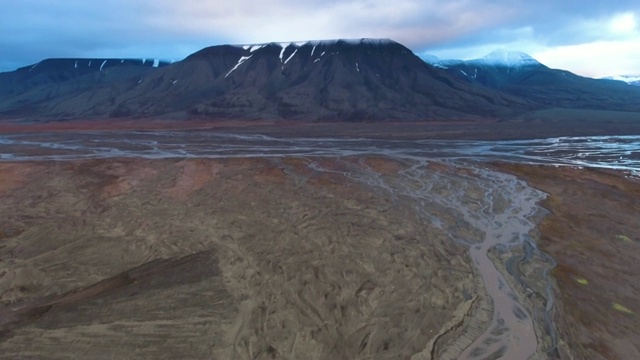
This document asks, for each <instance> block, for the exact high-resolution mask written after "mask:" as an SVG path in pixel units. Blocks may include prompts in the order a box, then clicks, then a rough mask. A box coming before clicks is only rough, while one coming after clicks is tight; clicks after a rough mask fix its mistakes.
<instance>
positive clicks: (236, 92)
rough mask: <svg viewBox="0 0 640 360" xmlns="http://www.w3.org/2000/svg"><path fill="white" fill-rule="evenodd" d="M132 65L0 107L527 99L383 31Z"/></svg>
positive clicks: (426, 107)
mask: <svg viewBox="0 0 640 360" xmlns="http://www.w3.org/2000/svg"><path fill="white" fill-rule="evenodd" d="M108 63H109V62H107V64H108ZM105 65H106V64H105ZM36 68H37V67H36ZM103 70H104V69H103ZM21 71H24V70H21ZM131 75H132V76H131V77H129V78H127V79H119V80H120V81H118V82H110V83H109V84H108V86H95V87H93V88H86V87H83V88H82V89H80V88H78V91H77V92H69V93H66V94H61V96H54V97H47V98H45V99H43V98H42V97H36V98H34V99H36V101H31V102H29V101H28V97H27V96H24V97H22V99H24V100H25V101H26V102H24V103H20V104H24V106H13V105H15V103H13V104H10V105H11V106H6V105H5V104H6V102H4V103H5V104H3V103H0V111H2V112H5V113H17V114H22V115H30V114H40V115H42V114H46V115H48V116H54V117H87V116H90V117H100V116H112V117H155V116H172V117H193V116H199V117H208V118H244V119H301V120H353V121H356V120H425V119H436V118H437V119H445V118H478V117H499V116H502V115H503V114H504V113H505V112H509V111H513V109H522V108H526V106H527V105H526V101H522V100H520V99H516V98H514V97H511V96H508V95H504V94H500V93H498V92H496V91H493V90H490V89H484V88H481V87H477V86H473V85H470V84H467V83H465V82H463V81H458V80H456V79H455V78H452V77H451V76H450V75H448V74H447V73H446V72H444V71H442V70H441V69H437V68H434V67H433V66H430V65H428V64H426V63H425V62H424V61H422V60H421V59H420V58H419V57H418V56H416V55H415V54H414V53H413V52H411V50H409V49H407V48H406V47H404V46H403V45H401V44H399V43H397V42H395V41H392V40H388V39H357V40H324V41H304V42H286V43H266V44H255V45H221V46H212V47H208V48H205V49H202V50H200V51H198V52H196V53H194V54H192V55H190V56H188V57H187V58H186V59H184V60H182V61H180V62H176V63H173V64H170V65H168V66H164V67H162V68H158V69H153V71H148V72H144V73H143V72H135V73H132V74H131ZM102 85H104V84H102ZM25 95H26V94H25ZM3 105H4V106H3Z"/></svg>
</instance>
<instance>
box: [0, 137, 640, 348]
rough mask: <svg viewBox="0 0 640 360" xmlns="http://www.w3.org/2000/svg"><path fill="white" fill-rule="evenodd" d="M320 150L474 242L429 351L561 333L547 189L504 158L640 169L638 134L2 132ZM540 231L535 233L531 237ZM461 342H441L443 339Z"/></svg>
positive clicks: (27, 149) (42, 148)
mask: <svg viewBox="0 0 640 360" xmlns="http://www.w3.org/2000/svg"><path fill="white" fill-rule="evenodd" d="M110 157H145V158H232V157H263V158H264V157H268V158H282V157H296V158H303V159H304V160H305V162H306V163H307V166H308V167H309V168H310V169H312V170H313V171H318V172H323V171H332V172H335V171H336V170H335V169H333V170H329V169H325V168H323V167H322V166H321V165H319V162H316V161H315V160H316V159H318V158H327V157H330V158H337V159H344V160H345V162H347V163H351V164H353V163H357V164H359V166H357V167H345V169H346V170H344V171H341V175H342V176H345V177H347V178H350V179H351V180H353V181H356V182H359V183H362V184H363V185H364V186H368V187H370V188H371V189H374V190H375V191H383V192H386V193H388V194H389V195H390V196H391V197H392V198H395V199H397V200H398V201H403V202H407V203H410V204H412V205H414V207H415V209H416V212H417V214H418V216H419V217H420V220H421V221H423V222H425V223H428V224H430V225H431V226H436V227H438V228H440V229H441V230H442V231H444V232H445V234H447V235H448V236H449V237H450V239H451V241H453V242H456V243H457V244H459V245H461V246H463V247H464V248H465V249H467V251H468V256H469V259H470V261H471V262H472V263H473V264H474V265H475V271H476V275H477V276H476V285H477V286H476V288H475V289H468V291H467V293H465V294H464V296H465V298H467V300H471V299H473V306H472V308H471V309H470V310H469V311H468V312H467V313H466V314H464V315H463V316H461V318H460V321H459V322H458V323H457V324H454V325H455V326H452V327H451V328H450V329H444V330H443V332H442V333H441V334H440V335H439V336H437V337H435V338H434V339H433V340H432V341H433V349H434V351H432V354H431V356H432V358H438V359H500V358H503V359H530V358H554V357H555V353H556V351H557V350H556V346H557V338H556V332H555V328H554V324H553V322H552V312H553V310H554V299H553V293H552V279H551V278H550V276H549V272H550V270H551V269H552V268H553V267H554V266H555V262H554V260H553V259H552V258H551V257H550V256H548V255H547V254H545V253H543V252H541V251H540V250H539V249H538V248H537V246H536V242H535V227H536V222H537V221H539V220H540V219H541V217H542V216H544V210H543V209H541V208H540V207H539V206H538V203H539V202H540V201H541V200H543V199H544V198H545V196H546V194H544V193H542V192H540V191H538V190H536V189H533V188H531V187H529V186H527V185H526V183H524V182H523V181H521V180H519V179H517V178H515V177H514V176H511V175H507V174H503V173H500V172H496V171H492V170H490V169H488V168H487V167H486V166H485V164H484V161H486V160H490V161H495V160H501V161H512V162H526V163H545V164H555V165H558V166H595V167H609V168H616V169H623V170H626V171H628V173H629V175H630V176H635V175H637V174H638V172H639V171H640V165H639V163H640V137H617V138H614V137H607V138H589V139H588V138H558V139H544V140H527V141H505V142H479V141H464V142H463V141H384V140H369V139H335V138H331V139H308V138H297V139H292V138H286V139H285V138H271V137H265V136H261V135H237V134H220V133H216V134H211V133H193V132H191V133H189V132H175V133H173V132H158V133H135V132H130V133H106V132H101V133H78V134H74V135H73V136H69V135H64V134H59V133H56V134H20V135H2V136H0V160H5V161H42V160H58V161H64V160H73V159H82V158H110ZM370 157H384V158H387V159H392V160H394V161H397V162H398V163H400V164H402V166H401V168H402V170H400V171H398V172H393V173H385V172H380V171H377V170H376V169H374V168H373V167H370V166H368V165H367V163H366V161H364V160H365V159H367V158H370ZM532 236H533V237H532ZM452 335H455V336H456V337H457V338H456V340H455V342H454V344H455V346H449V347H448V348H446V349H439V350H438V351H435V349H438V341H439V339H440V338H441V337H444V336H452Z"/></svg>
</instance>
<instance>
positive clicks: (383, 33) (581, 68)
mask: <svg viewBox="0 0 640 360" xmlns="http://www.w3.org/2000/svg"><path fill="white" fill-rule="evenodd" d="M0 5H4V6H1V8H2V11H1V12H0V71H8V70H13V69H15V68H17V67H20V66H26V65H28V64H33V63H36V62H38V61H39V60H41V59H43V58H48V57H115V58H120V57H135V58H140V57H156V58H163V59H167V60H171V59H173V60H180V59H182V58H184V57H185V56H187V55H188V54H190V53H192V52H194V51H197V50H199V49H201V48H203V47H206V46H210V45H217V44H228V43H233V44H245V43H262V42H271V41H288V40H308V39H335V38H362V37H381V38H391V39H394V40H396V41H398V42H400V43H402V44H404V45H406V46H408V47H409V48H410V49H412V50H413V51H414V52H415V53H417V54H418V55H422V54H431V55H436V56H438V57H440V58H458V59H470V58H477V57H482V56H484V55H485V54H487V53H489V52H491V51H492V50H495V49H498V48H502V49H508V50H520V51H525V52H527V53H529V54H531V55H532V56H533V57H535V58H536V59H538V60H539V61H541V62H542V63H544V64H546V65H548V66H550V67H554V68H563V69H568V70H571V71H573V72H575V73H578V74H581V75H586V76H593V77H600V76H606V75H618V74H640V1H639V0H620V1H617V0H610V1H604V0H602V1H600V0H593V1H585V0H579V1H578V0H534V1H531V0H449V1H436V0H394V1H388V0H298V1H293V0H271V1H257V0H234V1H221V0H220V1H216V0H179V1H177V0H101V1H87V0H0Z"/></svg>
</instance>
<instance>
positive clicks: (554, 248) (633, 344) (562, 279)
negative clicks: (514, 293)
mask: <svg viewBox="0 0 640 360" xmlns="http://www.w3.org/2000/svg"><path fill="white" fill-rule="evenodd" d="M497 168H499V169H502V170H507V171H510V172H512V173H514V174H516V175H518V176H522V177H524V178H526V179H527V181H528V182H529V183H530V184H531V185H532V186H534V187H536V188H539V189H541V190H543V191H545V192H547V193H549V194H550V196H549V198H548V199H547V200H546V201H544V203H543V204H542V205H543V206H544V207H545V208H547V209H548V210H550V211H551V215H550V216H548V217H546V218H545V220H544V221H543V223H542V225H541V226H540V231H541V234H542V235H541V240H540V241H541V244H540V246H541V248H542V249H543V250H544V251H546V252H548V253H549V254H550V255H551V256H552V257H554V258H555V260H556V261H557V263H558V266H557V267H556V269H555V270H554V271H553V276H554V278H555V280H556V289H555V290H556V296H557V306H558V308H557V310H556V316H555V318H556V321H557V322H558V323H557V326H558V329H559V331H560V333H561V336H562V340H563V341H564V342H566V344H567V345H568V346H569V347H571V348H573V349H575V350H576V354H577V356H578V358H581V359H620V360H625V359H639V358H640V325H638V324H640V180H638V179H637V178H629V177H627V176H626V174H624V173H620V172H613V171H605V170H594V169H577V168H568V167H562V168H556V167H551V166H525V165H500V166H497Z"/></svg>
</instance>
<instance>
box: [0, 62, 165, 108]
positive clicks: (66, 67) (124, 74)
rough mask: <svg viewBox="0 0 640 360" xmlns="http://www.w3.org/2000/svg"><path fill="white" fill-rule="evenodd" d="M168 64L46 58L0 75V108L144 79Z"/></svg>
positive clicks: (29, 104)
mask: <svg viewBox="0 0 640 360" xmlns="http://www.w3.org/2000/svg"><path fill="white" fill-rule="evenodd" d="M166 65H169V62H166V61H161V60H158V59H149V60H147V59H104V58H102V59H99V58H95V59H80V58H78V59H45V60H42V61H40V62H39V63H36V64H33V65H30V66H26V67H22V68H19V69H17V70H15V71H12V72H3V73H0V109H21V108H28V107H29V106H32V105H33V104H38V103H43V102H46V101H55V100H56V99H60V98H64V97H67V96H74V94H77V93H80V92H84V91H91V90H92V89H95V88H97V87H101V86H111V85H113V84H118V83H121V82H123V81H126V80H127V79H131V78H142V77H144V76H146V75H147V74H149V73H150V72H152V71H153V70H156V69H158V68H161V67H163V66H166ZM34 115H36V114H35V113H34ZM37 115H46V114H37Z"/></svg>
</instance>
